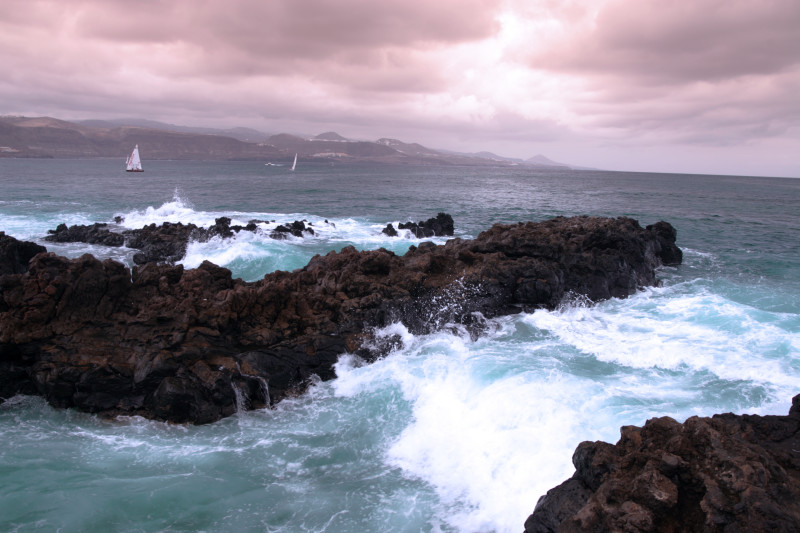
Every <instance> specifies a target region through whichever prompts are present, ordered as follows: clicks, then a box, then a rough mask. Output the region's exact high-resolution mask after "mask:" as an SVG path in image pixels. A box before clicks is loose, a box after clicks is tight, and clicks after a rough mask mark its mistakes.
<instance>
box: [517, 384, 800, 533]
mask: <svg viewBox="0 0 800 533" xmlns="http://www.w3.org/2000/svg"><path fill="white" fill-rule="evenodd" d="M799 450H800V395H798V396H795V397H794V398H793V400H792V408H791V410H790V412H789V415H788V416H756V415H740V416H737V415H733V414H730V413H728V414H724V415H714V416H713V417H711V418H700V417H692V418H689V419H688V420H687V421H686V422H685V423H683V424H679V423H678V422H676V421H674V420H672V419H670V418H667V417H664V418H655V419H652V420H648V421H647V422H646V423H645V425H644V427H643V428H634V427H625V428H623V429H622V438H621V439H620V440H619V442H617V444H616V445H611V444H607V443H604V442H594V443H592V442H584V443H582V444H581V445H580V446H578V449H577V450H576V451H575V455H574V456H573V463H574V464H575V475H573V476H572V478H571V479H569V480H567V481H565V482H564V483H562V484H561V485H559V486H558V487H556V488H554V489H551V490H550V491H548V492H547V494H546V495H545V496H542V498H541V499H540V500H539V502H538V503H537V504H536V509H535V510H534V512H533V514H532V515H531V516H530V517H528V520H527V521H526V522H525V531H526V532H528V533H533V532H536V533H545V532H572V531H632V532H636V531H658V532H661V531H665V532H679V531H681V532H682V531H703V532H723V531H726V532H728V531H742V532H743V531H747V532H787V533H788V532H796V531H800V452H799Z"/></svg>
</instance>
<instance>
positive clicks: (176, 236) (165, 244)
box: [124, 222, 199, 265]
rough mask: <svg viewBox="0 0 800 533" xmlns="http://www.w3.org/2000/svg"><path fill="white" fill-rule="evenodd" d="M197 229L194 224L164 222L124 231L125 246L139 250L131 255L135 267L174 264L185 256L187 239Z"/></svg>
mask: <svg viewBox="0 0 800 533" xmlns="http://www.w3.org/2000/svg"><path fill="white" fill-rule="evenodd" d="M198 229H199V228H198V227H197V226H195V225H194V224H183V223H181V222H177V223H172V222H164V223H163V224H161V225H160V226H156V225H155V224H150V225H149V226H145V227H143V228H141V229H136V230H126V231H125V232H124V233H125V237H126V240H125V245H126V246H127V247H128V248H135V249H137V250H141V251H140V252H137V253H135V254H134V255H133V262H134V263H136V264H137V265H144V264H145V263H151V262H153V263H163V262H167V263H174V262H176V261H180V260H181V259H182V258H183V257H184V256H185V255H186V247H187V246H188V245H189V239H190V238H191V237H192V235H194V234H195V233H196V232H197V230H198Z"/></svg>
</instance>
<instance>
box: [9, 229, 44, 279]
mask: <svg viewBox="0 0 800 533" xmlns="http://www.w3.org/2000/svg"><path fill="white" fill-rule="evenodd" d="M46 251H47V249H46V248H45V247H44V246H40V245H38V244H36V243H33V242H20V241H18V240H17V239H15V238H14V237H10V236H8V235H6V234H5V232H3V231H0V276H3V275H5V274H22V273H24V272H27V270H28V262H29V261H30V260H31V259H32V258H33V256H35V255H36V254H38V253H41V252H46Z"/></svg>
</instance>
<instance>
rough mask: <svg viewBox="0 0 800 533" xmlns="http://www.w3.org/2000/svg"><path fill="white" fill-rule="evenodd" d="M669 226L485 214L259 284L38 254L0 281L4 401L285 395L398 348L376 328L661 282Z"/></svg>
mask: <svg viewBox="0 0 800 533" xmlns="http://www.w3.org/2000/svg"><path fill="white" fill-rule="evenodd" d="M217 226H219V227H218V230H219V231H222V230H225V229H226V228H228V227H229V226H228V221H227V220H222V219H221V220H219V221H218V224H217ZM670 227H671V226H669V225H668V224H666V223H663V224H662V225H661V226H659V228H660V229H659V231H658V232H656V231H652V230H647V229H643V228H642V227H641V226H639V224H638V223H637V222H636V221H635V220H632V219H627V218H617V219H606V218H594V217H575V218H557V219H553V220H549V221H546V222H541V223H537V224H534V223H527V224H514V225H495V226H494V227H492V228H491V229H490V230H488V231H485V232H483V233H481V234H480V235H479V236H478V238H477V239H475V240H473V241H465V240H461V239H453V240H450V241H448V242H447V243H446V244H445V245H443V246H436V245H434V244H433V243H422V244H420V245H419V247H412V248H411V249H410V250H409V252H408V253H407V254H406V255H405V256H402V257H401V256H397V255H395V254H394V253H392V252H389V251H386V250H383V249H380V250H373V251H365V252H358V251H356V250H355V248H352V247H348V248H345V249H343V250H342V251H341V252H338V253H336V252H331V253H329V254H327V255H325V256H316V257H314V258H313V259H311V261H310V262H309V264H308V265H307V266H306V267H304V268H302V269H299V270H297V271H295V272H291V273H288V272H280V271H278V272H274V273H272V274H268V275H267V276H265V277H264V279H263V280H261V281H258V282H255V283H245V282H243V281H241V280H238V279H237V280H234V279H232V277H231V273H230V271H229V270H227V269H224V268H220V267H218V266H216V265H213V264H211V263H208V262H205V263H203V264H202V265H200V267H198V268H197V269H193V270H185V269H184V268H183V267H182V266H173V265H164V264H155V263H147V264H145V265H143V266H138V267H135V268H134V269H133V271H132V272H131V271H129V270H128V269H127V268H125V267H124V266H123V265H121V264H119V263H116V262H113V261H110V260H107V261H102V262H101V261H98V260H97V259H95V258H93V257H92V256H89V255H85V256H83V257H81V258H78V259H72V260H69V259H65V258H63V257H58V256H56V255H54V254H39V255H37V256H36V257H34V258H33V259H32V260H31V262H30V266H29V270H28V271H27V272H25V273H19V272H17V273H13V274H10V275H7V276H4V277H2V278H0V279H2V283H0V289H2V292H0V376H2V377H0V397H2V398H8V397H10V396H12V395H14V394H16V393H21V392H22V393H36V394H41V395H42V396H44V397H45V398H46V399H47V400H48V401H49V402H50V403H51V404H53V405H57V406H61V407H76V408H79V409H82V410H85V411H90V412H96V413H101V414H104V415H108V416H113V415H117V414H131V415H133V414H136V415H142V416H146V417H152V418H157V419H164V420H171V421H175V422H195V423H204V422H211V421H213V420H217V419H219V418H221V417H224V416H227V415H230V414H231V413H233V412H235V410H236V409H240V408H259V407H264V406H265V405H270V404H272V403H274V402H276V401H279V400H280V399H281V398H283V397H285V396H286V395H288V394H293V393H295V392H296V391H298V390H302V388H303V387H304V386H305V384H306V383H307V382H308V380H309V379H310V378H311V376H313V375H317V376H319V377H320V378H322V379H330V378H332V377H334V370H333V365H334V364H335V363H336V361H337V359H338V357H339V355H341V354H342V353H344V352H346V351H348V350H349V351H355V352H356V353H358V354H359V355H361V356H362V357H364V358H365V359H367V360H372V359H374V358H375V357H379V356H381V355H382V354H383V353H386V350H390V349H392V346H393V343H392V341H382V342H373V339H372V338H371V333H370V332H371V331H372V328H373V327H380V326H385V325H387V324H390V323H392V322H395V321H401V322H403V323H404V324H406V325H407V327H408V328H409V329H410V330H411V331H412V332H414V333H424V332H429V331H432V330H435V329H437V328H440V327H442V326H443V325H445V324H448V323H457V324H463V325H464V326H465V327H466V328H467V329H468V330H470V331H471V332H472V333H473V334H475V335H478V334H480V333H481V331H482V327H484V325H485V318H491V317H494V316H498V315H501V314H507V313H516V312H519V310H520V309H535V308H553V307H555V306H556V305H557V304H558V303H559V302H560V300H561V299H562V297H563V296H564V295H565V294H566V293H567V292H573V293H576V294H581V295H584V296H587V297H589V298H591V299H601V298H608V297H610V296H617V297H624V296H627V295H629V294H631V293H632V292H634V291H635V290H637V288H639V287H641V286H644V285H652V284H654V283H656V278H655V272H654V269H655V267H657V266H659V265H660V264H662V259H661V258H662V257H663V256H666V255H668V254H669V253H671V255H669V256H670V257H673V258H674V257H676V252H675V250H677V247H676V246H675V243H674V240H673V241H670V237H669V236H670V232H669V231H667V230H668V228H670ZM220 228H221V229H220ZM151 229H153V230H156V231H159V232H160V233H158V234H159V235H163V234H164V233H163V230H164V228H163V226H162V228H156V227H153V228H151ZM167 230H168V231H167V232H169V231H173V230H174V232H176V233H178V234H183V233H184V232H185V227H183V228H181V227H178V225H173V226H172V227H169V228H167ZM665 235H666V237H665ZM672 235H674V233H673V234H672ZM677 256H679V254H677ZM654 475H655V474H654ZM661 489H662V491H666V492H665V494H666V496H664V497H665V498H667V499H669V497H670V494H671V493H670V492H669V487H668V486H667V485H666V484H663V486H662V488H661ZM660 494H661V493H654V494H652V498H655V499H658V498H661V497H662V496H661V495H660Z"/></svg>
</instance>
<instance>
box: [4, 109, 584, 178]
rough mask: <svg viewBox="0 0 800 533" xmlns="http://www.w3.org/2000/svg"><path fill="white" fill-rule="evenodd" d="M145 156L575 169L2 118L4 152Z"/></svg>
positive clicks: (239, 133) (361, 144) (303, 140)
mask: <svg viewBox="0 0 800 533" xmlns="http://www.w3.org/2000/svg"><path fill="white" fill-rule="evenodd" d="M137 144H138V145H139V150H140V153H141V156H142V159H144V160H145V161H146V160H158V159H184V160H254V161H268V162H271V161H281V160H283V161H289V160H290V159H292V158H293V157H294V154H297V155H298V157H299V158H301V160H302V159H305V160H312V161H331V162H334V161H340V162H351V163H357V162H372V163H384V164H398V165H467V166H487V165H488V166H497V165H503V166H504V165H519V164H525V165H533V166H538V167H542V168H544V167H548V168H575V167H570V166H569V165H564V164H562V163H557V162H555V161H552V160H550V159H547V158H546V157H544V156H536V157H533V158H531V159H529V160H527V161H522V160H520V159H513V158H507V157H501V156H498V155H496V154H492V153H490V152H478V153H475V154H464V153H456V152H446V151H440V150H433V149H431V148H427V147H425V146H422V145H421V144H418V143H405V142H402V141H399V140H397V139H391V138H381V139H378V140H377V141H375V142H371V141H358V140H352V139H347V138H345V137H343V136H342V135H339V134H338V133H336V132H333V131H329V132H325V133H321V134H319V135H317V136H315V137H311V138H307V137H300V136H297V135H291V134H288V133H280V134H277V135H267V134H266V133H263V132H260V131H257V130H253V129H249V128H233V129H228V130H219V129H213V128H195V127H186V126H175V125H172V124H165V123H163V122H157V121H152V120H139V119H115V120H84V121H80V122H68V121H65V120H59V119H56V118H51V117H8V116H6V117H0V157H50V158H53V157H57V158H90V157H114V158H120V159H121V160H124V158H125V157H127V155H128V154H129V153H130V151H131V149H132V148H133V146H134V145H137Z"/></svg>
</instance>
